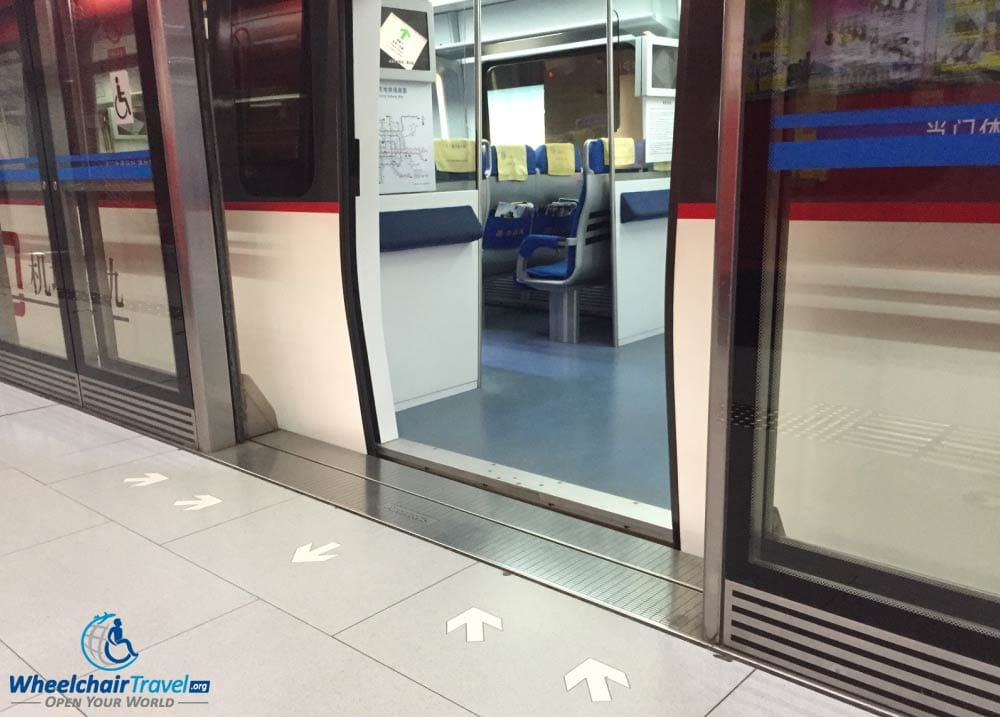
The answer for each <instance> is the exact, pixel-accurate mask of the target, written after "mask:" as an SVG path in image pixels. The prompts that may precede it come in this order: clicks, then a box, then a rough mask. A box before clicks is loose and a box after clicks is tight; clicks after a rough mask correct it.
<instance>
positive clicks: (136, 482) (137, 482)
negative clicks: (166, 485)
mask: <svg viewBox="0 0 1000 717" xmlns="http://www.w3.org/2000/svg"><path fill="white" fill-rule="evenodd" d="M165 480H170V479H169V478H167V477H166V476H165V475H163V474H162V473H147V474H146V477H145V478H126V479H125V480H123V481H122V483H126V484H131V486H132V487H133V488H145V487H146V486H147V485H153V484H154V483H160V482H162V481H165Z"/></svg>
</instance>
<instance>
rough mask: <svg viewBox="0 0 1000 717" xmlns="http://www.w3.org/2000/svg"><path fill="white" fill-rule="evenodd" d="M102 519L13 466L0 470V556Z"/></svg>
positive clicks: (103, 520)
mask: <svg viewBox="0 0 1000 717" xmlns="http://www.w3.org/2000/svg"><path fill="white" fill-rule="evenodd" d="M105 520H106V519H105V518H104V517H103V516H101V515H98V514H97V513H95V512H94V511H92V510H88V509H87V508H84V507H83V506H82V505H80V504H79V503H77V502H76V501H74V500H71V499H69V498H67V497H66V496H64V495H61V494H59V493H56V492H55V491H54V490H52V489H51V488H48V487H46V486H44V485H42V484H41V483H39V482H38V481H36V480H33V479H31V478H29V477H28V476H26V475H24V474H23V473H21V472H19V471H17V470H15V469H13V468H4V469H0V555H6V554H8V553H13V552H14V551H16V550H21V549H23V548H27V547H30V546H32V545H36V544H38V543H41V542H44V541H46V540H52V539H53V538H58V537H60V536H63V535H68V534H69V533H73V532H75V531H77V530H82V529H83V528H89V527H92V526H95V525H99V524H100V523H103V522H105Z"/></svg>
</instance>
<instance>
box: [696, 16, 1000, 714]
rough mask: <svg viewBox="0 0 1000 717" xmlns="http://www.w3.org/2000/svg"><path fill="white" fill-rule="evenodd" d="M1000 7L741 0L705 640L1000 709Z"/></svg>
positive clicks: (729, 53)
mask: <svg viewBox="0 0 1000 717" xmlns="http://www.w3.org/2000/svg"><path fill="white" fill-rule="evenodd" d="M998 19H1000V16H998V8H997V7H996V4H995V3H991V2H984V3H967V2H950V1H948V0H945V1H944V2H936V3H925V2H915V3H903V4H888V5H886V4H870V3H851V2H832V1H826V0H814V1H813V2H803V1H801V0H797V1H796V2H785V1H784V0H777V1H776V0H755V1H754V2H750V3H747V4H744V3H742V2H735V3H730V4H727V17H726V35H725V58H724V61H725V65H724V66H725V74H724V79H723V92H722V134H721V148H720V170H719V180H718V207H719V211H718V217H717V235H716V263H717V276H716V283H715V290H714V291H715V294H714V301H715V312H716V319H715V324H714V326H713V333H714V335H713V339H714V342H715V344H714V351H713V358H712V382H713V383H712V401H711V404H710V410H711V418H710V432H709V487H708V495H709V505H708V528H707V531H706V533H707V535H706V538H707V550H706V561H707V563H708V565H707V568H706V593H705V595H706V602H705V619H706V632H707V633H708V634H709V635H710V636H714V637H715V639H717V640H719V641H721V642H722V643H724V644H726V645H727V646H730V647H732V648H733V649H736V650H739V651H742V652H745V653H748V654H751V655H753V656H755V657H758V658H760V659H763V660H765V661H768V662H770V663H773V664H776V665H778V666H781V667H783V668H786V669H788V670H791V671H794V672H796V673H798V674H800V675H804V676H806V677H808V678H811V679H813V680H816V681H818V682H823V683H827V684H830V685H833V686H836V687H837V688H839V689H842V690H844V691H846V692H850V693H853V694H856V695H859V696H862V697H864V698H866V699H869V700H872V701H874V702H878V703H881V704H884V705H886V706H889V707H891V708H893V709H895V710H899V711H901V712H902V713H904V714H913V715H936V716H939V715H988V714H996V713H997V712H998V711H1000V658H998V655H1000V563H998V561H997V551H996V546H997V545H998V544H1000V438H998V437H1000V411H998V409H997V402H996V397H997V396H998V395H1000V243H998V241H997V237H998V236H1000V226H998V224H1000V204H998V203H997V194H996V187H997V185H998V181H1000V174H998V165H1000V81H998V75H997V68H998V67H1000V35H998V29H997V28H998V24H997V21H998Z"/></svg>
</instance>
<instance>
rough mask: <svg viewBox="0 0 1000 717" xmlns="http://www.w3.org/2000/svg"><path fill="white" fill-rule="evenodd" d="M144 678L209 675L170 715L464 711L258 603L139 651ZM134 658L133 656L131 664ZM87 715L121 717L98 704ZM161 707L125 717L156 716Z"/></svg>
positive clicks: (444, 715) (446, 716) (437, 715)
mask: <svg viewBox="0 0 1000 717" xmlns="http://www.w3.org/2000/svg"><path fill="white" fill-rule="evenodd" d="M139 660H141V664H142V670H143V674H144V675H147V676H162V677H164V678H170V677H173V676H183V675H190V676H191V679H196V680H209V681H210V682H211V685H210V690H209V693H208V694H207V695H190V694H180V695H175V698H176V699H177V700H178V701H181V700H184V701H188V700H197V701H207V702H208V705H204V706H200V705H181V704H178V705H176V706H175V707H174V708H173V710H171V713H174V712H176V711H179V710H185V709H186V710H188V712H184V713H183V714H189V713H190V714H196V715H211V716H212V717H228V716H230V715H232V717H249V716H251V715H261V716H263V715H345V716H347V715H352V716H353V715H357V716H358V717H362V716H364V717H380V716H385V717H388V716H390V715H392V716H398V717H420V716H421V715H426V716H427V717H450V716H451V715H469V714H470V713H469V712H467V711H466V710H464V709H462V708H460V707H459V706H457V705H455V704H452V703H451V702H449V701H447V700H446V699H444V698H442V697H440V696H438V695H436V694H434V693H433V692H431V691H430V690H428V689H426V688H424V687H422V686H420V685H418V684H416V683H414V682H413V681H411V680H408V679H407V678H405V677H403V676H402V675H399V674H397V673H395V672H393V671H392V670H390V669H388V668H387V667H385V666H383V665H380V664H379V663H377V662H375V661H374V660H372V659H370V658H368V657H365V656H364V655H362V654H360V653H359V652H357V651H356V650H353V649H352V648H350V647H348V646H347V645H344V644H343V643H341V642H337V641H336V640H334V639H333V638H332V637H329V636H328V635H324V634H323V633H322V632H320V631H318V630H316V629H314V628H312V627H309V626H308V625H306V624H304V623H302V622H301V621H299V620H296V619H295V618H293V617H290V616H288V615H286V614H285V613H283V612H281V611H280V610H278V609H276V608H274V607H272V606H270V605H267V604H265V603H262V602H256V603H254V604H252V605H249V606H247V607H242V608H240V609H239V610H236V611H234V612H231V613H229V614H228V615H224V616H222V617H220V618H218V619H216V620H212V621H211V622H209V623H207V624H205V625H202V626H200V627H198V628H196V629H194V630H191V631H190V632H187V633H184V634H183V635H180V636H178V637H175V638H172V639H170V640H167V641H166V642H163V643H161V644H159V645H156V646H155V647H152V648H150V649H149V650H147V651H145V652H143V653H142V654H141V655H140V657H139ZM138 664H139V662H138V661H137V665H138ZM84 712H86V713H87V714H88V715H93V716H95V717H101V716H103V715H109V716H110V715H111V714H122V713H121V712H114V711H113V710H112V711H108V710H101V709H93V710H87V709H84ZM163 713H164V710H163V709H162V708H161V709H146V710H143V709H138V710H130V711H129V712H128V714H130V715H131V714H140V715H141V714H161V715H162V714H163Z"/></svg>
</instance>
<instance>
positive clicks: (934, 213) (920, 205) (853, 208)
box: [789, 202, 1000, 224]
mask: <svg viewBox="0 0 1000 717" xmlns="http://www.w3.org/2000/svg"><path fill="white" fill-rule="evenodd" d="M789 218H791V219H795V220H800V221H841V222H939V223H945V224H993V223H998V224H1000V203H998V202H793V203H792V206H791V209H790V211H789Z"/></svg>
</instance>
